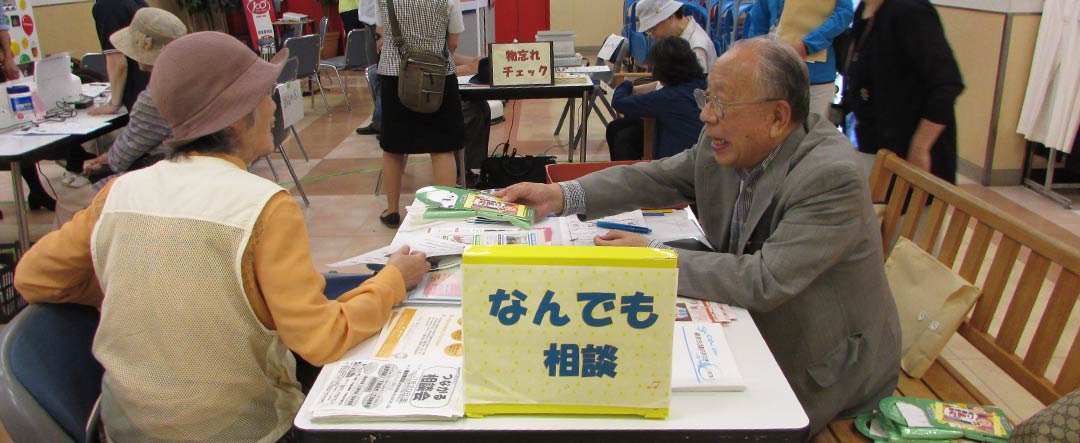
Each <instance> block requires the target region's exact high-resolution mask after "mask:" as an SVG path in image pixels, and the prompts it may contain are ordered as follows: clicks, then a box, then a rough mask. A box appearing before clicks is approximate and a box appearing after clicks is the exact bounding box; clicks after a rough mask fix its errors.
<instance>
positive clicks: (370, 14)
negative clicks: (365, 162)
mask: <svg viewBox="0 0 1080 443" xmlns="http://www.w3.org/2000/svg"><path fill="white" fill-rule="evenodd" d="M357 16H358V17H359V20H360V23H361V24H362V25H363V26H366V27H370V28H371V33H372V36H373V37H374V38H375V53H376V54H379V53H380V51H382V35H381V34H379V32H378V28H376V27H375V23H376V22H378V21H379V5H378V3H376V0H360V9H359V10H357ZM364 76H365V77H367V81H368V87H369V88H371V97H372V100H374V107H373V109H372V111H371V123H368V125H367V126H361V127H359V128H356V133H357V134H360V135H375V134H378V133H379V128H380V127H382V103H381V102H382V100H380V99H379V94H380V92H379V62H377V61H376V62H375V64H374V65H371V66H368V67H367V69H365V70H364Z"/></svg>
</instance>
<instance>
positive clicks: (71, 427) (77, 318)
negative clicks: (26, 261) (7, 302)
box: [0, 304, 105, 443]
mask: <svg viewBox="0 0 1080 443" xmlns="http://www.w3.org/2000/svg"><path fill="white" fill-rule="evenodd" d="M99 317H100V316H99V314H98V311H97V309H94V308H92V307H90V306H83V305H76V304H38V305H31V306H29V307H27V308H26V309H25V310H23V312H21V313H19V315H17V316H16V317H15V319H14V320H12V321H11V323H10V324H8V325H7V327H6V328H4V331H3V332H2V333H0V390H2V393H0V420H3V423H4V429H5V430H6V431H7V432H8V434H9V435H11V438H12V439H13V440H14V441H18V442H23V441H47V442H78V443H84V442H96V441H98V440H97V437H98V435H97V432H95V430H96V428H95V430H91V431H89V432H88V430H87V425H88V423H89V424H91V425H94V424H96V420H90V418H91V417H92V415H93V414H92V411H93V410H94V404H95V402H96V401H97V398H98V396H100V395H101V377H102V375H103V374H104V372H105V371H104V369H103V368H102V367H101V364H99V363H98V362H97V360H95V359H94V356H93V355H92V354H91V346H92V344H93V340H94V334H95V332H96V331H97V325H98V320H99Z"/></svg>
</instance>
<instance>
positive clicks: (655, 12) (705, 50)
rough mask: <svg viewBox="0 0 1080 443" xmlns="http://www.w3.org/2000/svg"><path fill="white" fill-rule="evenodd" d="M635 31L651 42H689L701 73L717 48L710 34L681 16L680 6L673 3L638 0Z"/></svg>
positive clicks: (709, 62) (673, 1) (706, 71)
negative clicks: (674, 39) (663, 39)
mask: <svg viewBox="0 0 1080 443" xmlns="http://www.w3.org/2000/svg"><path fill="white" fill-rule="evenodd" d="M637 18H638V28H637V29H638V32H644V33H646V34H648V35H649V36H650V37H652V38H654V39H661V38H664V37H682V38H683V40H686V41H687V42H690V49H692V50H693V51H694V55H695V56H697V60H698V64H699V65H701V69H702V71H704V72H705V73H706V74H708V73H709V68H710V67H712V64H713V62H715V61H716V46H715V45H713V42H712V39H710V38H709V34H707V33H706V32H705V30H704V29H701V25H698V24H697V22H695V21H694V19H692V18H690V17H689V16H687V15H685V14H683V9H682V3H679V2H677V1H675V0H641V1H639V2H638V4H637Z"/></svg>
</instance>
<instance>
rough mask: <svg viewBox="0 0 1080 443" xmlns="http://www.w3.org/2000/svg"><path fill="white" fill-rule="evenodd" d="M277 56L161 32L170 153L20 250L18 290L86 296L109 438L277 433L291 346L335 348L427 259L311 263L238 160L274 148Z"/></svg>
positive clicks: (291, 400)
mask: <svg viewBox="0 0 1080 443" xmlns="http://www.w3.org/2000/svg"><path fill="white" fill-rule="evenodd" d="M287 58H288V51H287V50H284V51H281V52H279V53H278V54H277V56H276V57H275V58H274V59H273V60H272V61H270V62H266V61H264V60H262V59H260V58H259V57H258V56H256V55H255V53H254V52H253V51H252V50H251V49H250V48H248V47H247V46H245V45H244V44H243V43H241V42H240V41H239V40H237V39H236V38H235V37H233V36H231V35H228V34H222V33H220V32H196V33H194V34H189V35H186V36H184V37H181V38H178V39H176V40H175V41H173V42H172V43H169V44H168V45H166V46H165V49H164V50H162V51H161V54H160V56H159V57H158V60H157V64H156V65H154V72H153V74H152V76H151V78H150V90H151V91H153V93H154V100H155V103H156V104H157V108H158V110H159V111H160V112H161V115H162V116H164V117H165V119H166V120H168V121H169V123H170V125H171V126H172V131H173V138H171V139H169V140H168V141H166V144H167V145H168V146H169V148H170V156H169V158H168V159H166V160H163V161H160V162H158V163H156V164H154V165H153V166H149V167H147V168H143V169H140V170H138V171H132V172H130V173H127V174H124V175H122V176H120V177H117V178H116V179H114V180H112V181H111V182H109V184H108V185H106V187H105V188H104V189H102V190H101V192H100V193H98V195H97V196H96V197H94V200H93V202H91V203H90V206H89V207H88V208H87V209H85V210H83V211H79V212H78V213H76V214H75V216H74V218H73V219H72V221H71V222H69V223H67V224H65V225H64V226H63V227H61V228H60V230H59V231H55V232H52V233H50V234H49V235H46V236H45V237H44V238H42V239H41V241H39V242H38V243H36V244H35V245H34V247H33V248H30V250H29V251H28V252H27V254H26V255H25V256H24V257H23V258H22V260H20V261H19V264H18V267H17V269H16V271H15V286H16V288H18V290H19V292H20V293H21V294H22V295H23V297H25V298H26V300H27V301H30V302H32V303H80V304H86V305H92V306H98V307H100V308H101V321H100V323H99V325H98V329H97V333H96V334H95V336H94V344H93V353H94V357H95V358H96V359H97V360H98V361H99V362H101V365H102V367H103V368H104V369H105V372H104V376H103V378H102V380H101V400H100V404H101V421H102V423H103V425H104V426H103V427H104V429H105V433H106V434H107V435H106V437H107V438H108V440H109V441H118V442H182V441H183V442H187V441H199V442H261V443H272V442H276V441H279V440H281V439H282V438H283V437H285V438H286V439H288V437H289V435H290V434H289V430H290V428H291V427H292V422H293V418H294V417H295V415H296V412H297V411H298V410H299V409H300V404H301V403H302V402H303V399H304V394H303V393H302V390H301V384H300V383H299V381H298V379H297V367H298V365H297V363H298V362H297V359H296V358H295V357H294V356H293V352H295V353H296V355H299V356H300V357H302V358H303V359H305V360H307V361H308V362H311V363H312V364H315V365H324V364H326V363H329V362H332V361H335V360H337V359H338V358H340V357H341V356H342V355H343V354H344V353H345V352H346V351H348V350H349V349H351V348H352V347H353V346H355V345H356V344H358V343H360V341H361V340H364V339H366V338H368V337H370V336H372V335H373V334H376V333H378V331H379V330H380V329H381V328H382V326H383V324H384V323H385V322H386V319H387V318H388V317H389V315H390V308H391V307H392V306H393V305H394V304H396V303H400V302H401V301H402V300H404V299H405V290H406V288H408V287H412V286H415V285H416V284H417V283H418V282H419V281H420V279H421V278H422V277H423V275H424V273H426V272H427V270H429V269H430V268H431V265H430V264H429V263H428V262H427V260H426V257H425V256H424V254H423V253H419V252H418V253H410V251H409V248H408V247H404V248H402V250H400V251H398V252H396V253H394V254H393V255H391V256H390V259H389V263H388V264H387V265H386V267H385V268H383V269H382V270H381V271H379V273H378V274H377V275H375V276H372V277H370V278H367V276H348V277H352V278H351V282H352V284H351V285H346V284H343V283H344V282H342V281H340V280H339V279H327V278H324V277H323V276H322V275H320V274H319V273H318V272H317V271H316V270H315V266H314V265H313V264H312V261H311V252H310V250H309V247H308V241H307V239H308V234H307V228H306V227H305V226H304V215H303V214H302V213H301V212H300V207H299V205H297V204H296V201H295V200H294V199H293V198H292V197H291V196H290V195H289V193H288V191H286V190H284V189H282V188H281V187H280V186H278V185H277V184H275V183H274V182H271V181H269V180H266V179H264V178H262V177H259V176H256V175H254V174H251V173H249V172H248V171H247V169H246V166H247V165H248V164H250V163H251V162H252V161H253V160H255V159H256V158H259V157H260V156H263V155H266V154H269V153H270V152H271V151H272V150H273V148H274V144H273V140H272V137H271V135H270V128H271V126H272V125H273V122H274V112H275V105H274V101H273V99H272V98H271V92H272V91H273V90H274V83H275V81H276V80H277V77H278V74H280V72H281V69H282V66H283V65H284V64H285V60H286V59H287ZM361 280H363V282H362V283H359V284H357V282H359V281H361ZM331 283H333V285H334V286H335V287H336V289H337V291H336V292H331V291H330V290H329V288H328V284H331ZM324 291H325V292H324ZM334 293H336V294H340V296H339V297H337V298H336V299H335V300H331V299H329V298H328V295H327V294H329V295H330V296H333V294H334ZM342 293H343V294H342ZM290 351H292V352H290Z"/></svg>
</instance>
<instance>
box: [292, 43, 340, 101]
mask: <svg viewBox="0 0 1080 443" xmlns="http://www.w3.org/2000/svg"><path fill="white" fill-rule="evenodd" d="M285 47H286V48H289V56H290V57H296V59H297V69H296V78H298V79H300V80H305V79H306V80H307V81H308V86H309V89H310V86H311V80H312V79H314V80H315V83H317V84H318V85H319V95H321V96H322V101H323V106H325V107H326V114H327V115H333V112H332V111H331V110H330V102H328V101H326V92H325V91H323V86H322V80H319V36H318V35H315V34H312V35H305V36H303V37H293V38H290V39H286V40H285ZM311 100H312V102H311V105H312V106H315V93H314V92H312V94H311Z"/></svg>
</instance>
